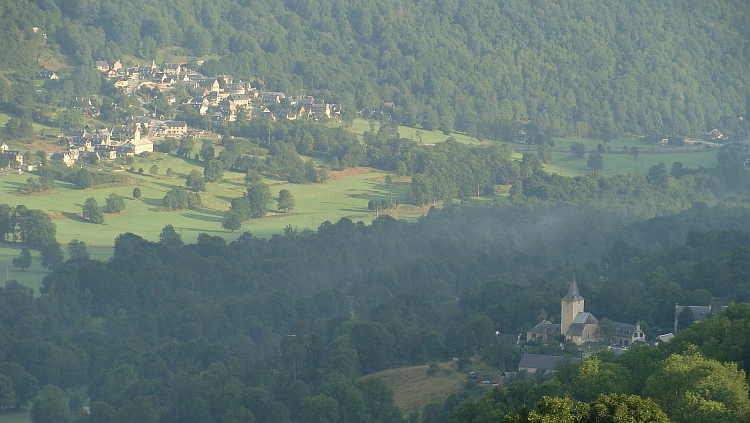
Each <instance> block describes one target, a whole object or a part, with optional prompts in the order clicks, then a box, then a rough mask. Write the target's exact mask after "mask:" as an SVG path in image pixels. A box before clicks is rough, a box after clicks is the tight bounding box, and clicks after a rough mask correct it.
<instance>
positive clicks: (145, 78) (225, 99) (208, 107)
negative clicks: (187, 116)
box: [94, 60, 341, 122]
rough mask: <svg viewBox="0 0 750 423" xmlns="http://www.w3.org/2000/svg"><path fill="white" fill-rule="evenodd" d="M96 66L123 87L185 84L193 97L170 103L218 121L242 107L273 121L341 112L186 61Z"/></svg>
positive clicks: (233, 116)
mask: <svg viewBox="0 0 750 423" xmlns="http://www.w3.org/2000/svg"><path fill="white" fill-rule="evenodd" d="M94 66H95V67H96V68H97V69H98V70H99V71H101V72H102V73H104V74H105V75H106V76H107V77H108V78H111V79H116V81H115V86H116V87H118V88H121V89H123V90H127V89H128V87H130V86H132V84H131V82H132V81H133V80H135V81H137V84H139V85H140V86H144V87H149V88H153V87H158V88H159V91H161V92H167V91H170V90H172V89H174V87H175V86H177V85H178V84H182V85H183V86H184V87H185V88H186V89H187V90H189V91H190V92H192V93H193V96H192V97H190V98H188V99H185V100H184V101H183V100H182V99H175V98H170V99H168V102H169V103H170V104H174V103H175V102H177V101H183V104H185V105H189V106H192V107H193V108H195V110H196V111H197V112H198V113H199V114H200V115H203V116H205V115H209V116H211V120H212V121H215V122H222V121H235V120H236V119H237V115H238V113H237V111H238V110H242V111H243V112H244V114H245V115H247V116H248V117H253V116H258V117H263V118H267V119H271V120H278V119H289V120H293V119H298V118H307V119H318V118H323V117H325V118H328V119H330V118H333V117H336V116H337V115H340V114H341V107H340V105H338V104H331V103H325V102H319V101H316V100H315V98H314V97H311V96H307V97H305V98H303V99H292V98H288V97H287V96H286V94H285V93H283V92H277V91H261V90H259V89H257V88H254V87H252V86H251V85H250V83H248V82H244V81H241V80H237V81H235V79H234V78H233V77H232V76H231V75H221V76H219V77H217V78H207V77H205V76H203V75H202V74H200V73H199V72H196V71H194V70H192V69H190V68H189V67H188V66H187V64H184V63H165V64H163V65H162V66H157V65H156V63H154V62H151V66H136V67H130V68H125V67H123V66H122V63H120V61H119V60H116V61H113V62H104V61H100V62H95V63H94ZM220 81H222V83H220ZM287 100H288V101H287ZM282 104H283V106H282Z"/></svg>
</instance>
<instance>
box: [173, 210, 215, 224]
mask: <svg viewBox="0 0 750 423" xmlns="http://www.w3.org/2000/svg"><path fill="white" fill-rule="evenodd" d="M180 216H182V217H187V218H188V219H195V220H202V221H204V222H214V223H221V222H222V221H223V219H222V218H220V217H215V216H207V215H205V214H198V213H191V212H187V213H182V214H180Z"/></svg>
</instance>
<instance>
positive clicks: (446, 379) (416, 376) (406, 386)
mask: <svg viewBox="0 0 750 423" xmlns="http://www.w3.org/2000/svg"><path fill="white" fill-rule="evenodd" d="M428 368H429V366H428V365H426V364H425V365H421V366H408V367H398V368H395V369H388V370H384V371H382V372H378V373H373V374H371V375H368V376H364V378H367V377H378V378H380V379H382V380H383V382H385V384H386V385H388V387H390V388H391V389H393V392H394V402H395V404H396V407H398V408H399V409H400V410H401V412H402V413H403V414H404V416H408V415H409V414H411V413H413V412H415V411H420V410H421V409H422V407H424V406H425V405H426V404H429V403H431V402H439V403H441V404H442V402H443V401H444V400H445V399H446V398H447V397H448V395H450V394H451V393H453V392H457V391H460V390H461V389H463V388H464V386H465V384H466V382H467V380H468V370H467V371H466V372H461V371H459V370H458V368H457V365H456V363H454V362H452V361H448V362H444V363H438V368H439V369H440V370H438V372H437V373H435V374H434V375H432V376H427V369H428ZM471 371H474V372H475V373H476V375H477V380H482V379H490V380H495V379H496V376H497V370H495V369H492V368H491V367H490V366H489V365H487V364H486V363H484V362H482V361H481V360H479V359H478V358H477V359H475V360H474V363H473V364H472V365H471ZM0 423H1V422H0Z"/></svg>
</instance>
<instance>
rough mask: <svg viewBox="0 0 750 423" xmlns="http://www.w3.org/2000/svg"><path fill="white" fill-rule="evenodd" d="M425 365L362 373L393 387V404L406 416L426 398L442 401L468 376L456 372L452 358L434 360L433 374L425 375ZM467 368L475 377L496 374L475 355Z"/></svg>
mask: <svg viewBox="0 0 750 423" xmlns="http://www.w3.org/2000/svg"><path fill="white" fill-rule="evenodd" d="M428 367H429V366H428V365H426V364H425V365H421V366H409V367H398V368H395V369H388V370H384V371H382V372H378V373H373V374H371V375H368V376H364V377H378V378H380V379H382V380H383V382H385V384H386V385H388V386H389V387H390V388H391V389H393V392H394V400H395V403H396V406H397V407H398V408H399V409H400V410H401V411H402V412H403V413H404V415H407V416H408V415H409V414H410V413H412V412H414V411H419V410H421V409H422V407H424V406H425V405H426V404H428V403H430V402H434V401H437V402H441V403H442V401H444V400H445V398H446V397H448V395H450V394H451V393H453V392H457V391H460V390H461V389H463V388H464V386H465V383H466V381H467V380H468V371H467V372H460V371H459V370H458V369H457V366H456V363H454V362H452V361H448V362H445V363H438V367H439V368H440V371H438V372H437V373H436V374H434V375H433V376H427V369H428ZM471 371H474V372H476V375H477V381H479V380H482V379H490V380H495V379H496V376H497V370H495V369H492V368H491V367H490V366H488V365H487V364H485V363H484V362H482V361H481V360H478V359H477V360H475V361H474V363H473V364H472V366H471Z"/></svg>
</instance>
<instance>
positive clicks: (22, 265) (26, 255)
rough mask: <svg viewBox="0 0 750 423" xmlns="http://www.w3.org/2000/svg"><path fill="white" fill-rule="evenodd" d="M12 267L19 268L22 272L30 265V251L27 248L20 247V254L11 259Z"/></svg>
mask: <svg viewBox="0 0 750 423" xmlns="http://www.w3.org/2000/svg"><path fill="white" fill-rule="evenodd" d="M13 267H17V268H19V269H21V271H22V272H23V271H24V270H26V269H28V268H29V267H31V252H30V251H29V249H28V248H26V247H24V248H22V249H21V254H20V255H19V256H18V257H16V258H14V259H13Z"/></svg>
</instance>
